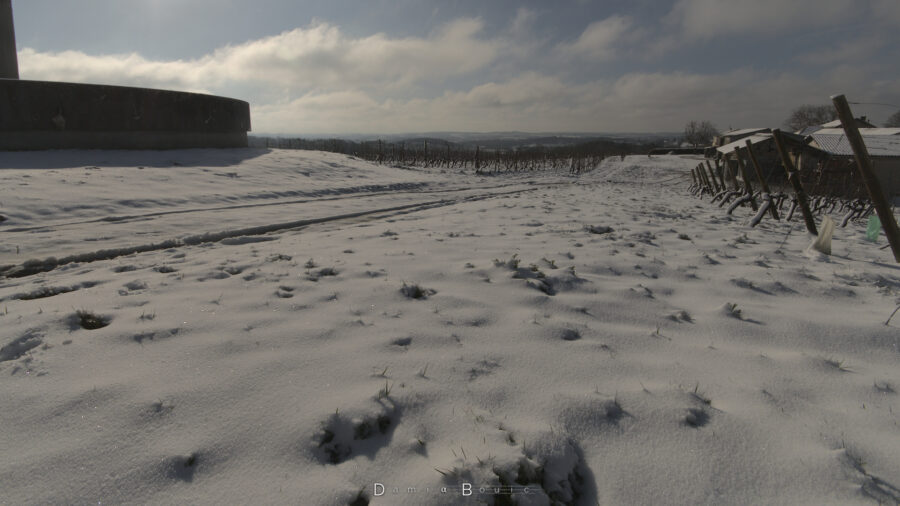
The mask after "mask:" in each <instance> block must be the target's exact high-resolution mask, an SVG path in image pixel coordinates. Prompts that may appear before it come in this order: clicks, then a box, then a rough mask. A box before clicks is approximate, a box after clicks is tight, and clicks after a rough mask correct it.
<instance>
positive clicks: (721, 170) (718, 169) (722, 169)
mask: <svg viewBox="0 0 900 506" xmlns="http://www.w3.org/2000/svg"><path fill="white" fill-rule="evenodd" d="M713 161H714V162H715V163H716V172H717V173H719V174H722V180H724V179H725V174H728V175H729V176H731V173H730V172H728V165H727V164H726V165H725V166H724V167H720V166H719V159H718V157H717V158H714V159H713ZM731 180H732V182H734V178H733V177H732V178H731ZM734 184H735V188H737V183H736V182H735V183H734Z"/></svg>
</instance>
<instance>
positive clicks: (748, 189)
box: [734, 146, 759, 211]
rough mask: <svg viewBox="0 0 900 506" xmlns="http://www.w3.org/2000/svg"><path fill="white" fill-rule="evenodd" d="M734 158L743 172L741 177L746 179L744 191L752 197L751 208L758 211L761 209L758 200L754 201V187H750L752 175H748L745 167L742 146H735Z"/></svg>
mask: <svg viewBox="0 0 900 506" xmlns="http://www.w3.org/2000/svg"><path fill="white" fill-rule="evenodd" d="M734 158H735V160H737V164H738V168H739V169H740V171H741V177H742V178H744V190H746V192H747V195H750V207H752V208H753V210H754V211H756V210H758V209H759V207H757V205H756V200H754V199H753V186H751V185H750V175H749V174H747V167H744V159H743V158H741V147H740V146H735V148H734Z"/></svg>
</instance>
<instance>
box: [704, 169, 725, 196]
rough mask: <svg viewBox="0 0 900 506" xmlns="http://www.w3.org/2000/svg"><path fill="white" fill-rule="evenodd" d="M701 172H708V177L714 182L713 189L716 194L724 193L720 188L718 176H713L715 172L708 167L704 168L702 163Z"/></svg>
mask: <svg viewBox="0 0 900 506" xmlns="http://www.w3.org/2000/svg"><path fill="white" fill-rule="evenodd" d="M700 170H702V171H704V172H706V176H707V178H709V180H710V181H711V182H712V189H713V190H714V191H715V193H719V192H720V191H722V189H720V188H719V181H718V180H717V179H716V175H715V174H713V171H711V170H707V167H704V166H703V164H702V163H701V164H700Z"/></svg>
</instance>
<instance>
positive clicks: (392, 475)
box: [0, 150, 900, 505]
mask: <svg viewBox="0 0 900 506" xmlns="http://www.w3.org/2000/svg"><path fill="white" fill-rule="evenodd" d="M696 163H697V162H696V160H691V159H683V158H679V157H674V156H659V157H653V158H652V159H648V158H647V157H639V156H635V157H628V158H626V159H625V160H619V159H614V160H613V159H610V160H607V161H606V162H604V164H603V165H602V166H601V167H599V168H598V169H596V170H595V171H593V172H590V173H587V174H582V175H580V176H578V177H571V176H568V175H567V174H564V173H556V174H550V173H546V174H544V173H525V174H520V175H516V176H503V177H478V176H475V175H472V174H459V173H455V172H442V171H441V170H439V169H429V170H411V169H404V168H395V167H385V166H378V165H372V164H369V163H366V162H363V161H359V160H355V159H352V158H349V157H345V156H341V155H336V154H327V153H316V152H304V151H281V150H272V151H267V150H221V151H216V150H211V151H204V150H186V151H175V152H100V151H98V152H73V151H70V152H65V151H63V152H57V153H51V152H45V153H2V154H0V215H2V216H3V217H5V218H6V220H5V221H3V222H2V223H0V237H2V241H0V266H4V267H0V269H3V272H4V275H2V276H0V347H2V348H0V399H2V405H0V503H3V504H85V503H95V504H97V503H100V504H118V503H155V504H304V505H305V504H310V505H317V504H326V505H331V504H333V505H346V504H366V501H370V503H371V504H384V505H394V504H409V505H423V504H498V505H500V504H522V505H525V504H529V505H536V504H597V503H600V504H748V503H764V504H828V503H832V504H874V503H877V502H879V501H881V502H883V503H888V504H889V503H896V502H897V501H898V500H900V489H898V487H900V425H898V421H900V411H898V412H895V409H896V410H900V402H898V393H897V391H898V390H900V367H898V366H900V330H898V326H900V316H898V317H897V318H895V319H894V320H892V321H891V323H890V325H885V321H886V320H887V319H888V317H889V316H890V315H891V312H892V311H893V310H894V308H895V307H896V305H897V303H898V295H900V270H898V267H897V265H896V264H895V263H894V262H893V259H892V256H891V253H890V250H887V249H879V247H880V246H882V245H884V238H883V237H882V238H881V239H880V241H879V243H877V244H873V243H870V242H867V241H866V240H865V230H864V225H863V224H851V225H850V226H848V227H847V228H844V229H840V228H839V229H838V230H837V231H836V233H835V237H834V240H833V252H834V255H833V256H830V257H825V256H822V255H810V254H808V253H806V252H805V249H806V247H807V246H808V244H809V242H810V238H809V237H808V236H807V235H806V233H805V231H804V228H803V226H802V224H801V223H800V222H799V221H796V219H795V221H794V222H793V223H777V222H773V221H772V220H769V219H766V220H764V221H763V223H762V224H761V225H760V226H759V227H757V228H749V227H747V226H746V221H747V220H748V219H749V217H750V211H749V210H743V211H742V210H738V211H737V212H735V215H734V216H727V215H725V213H724V211H723V210H722V209H720V208H718V207H716V206H715V205H710V204H709V203H708V201H706V200H698V199H696V198H694V197H691V196H689V195H688V194H687V191H686V189H687V186H688V184H689V182H690V174H689V172H688V171H689V168H690V167H692V166H694V165H695V164H696ZM133 251H140V252H139V253H132V252H133ZM50 257H52V258H50ZM104 324H105V326H104ZM84 326H87V327H100V328H93V329H87V328H83V327H84ZM443 487H446V490H442V488H443ZM469 487H471V488H469ZM482 487H484V489H485V490H484V493H482V492H481V491H480V489H481V488H482ZM495 487H497V488H500V489H502V490H501V494H499V495H495V494H494V488H495ZM468 494H471V495H468ZM510 494H511V495H510ZM554 501H555V502H554Z"/></svg>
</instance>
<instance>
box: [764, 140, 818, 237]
mask: <svg viewBox="0 0 900 506" xmlns="http://www.w3.org/2000/svg"><path fill="white" fill-rule="evenodd" d="M772 138H774V139H775V147H777V148H778V154H780V155H781V164H782V165H784V171H785V172H786V173H787V178H788V181H790V182H791V186H792V187H793V188H794V195H796V196H797V204H799V205H800V210H801V211H802V212H803V220H804V221H806V230H809V233H810V234H813V235H819V231H818V230H817V229H816V220H814V219H813V215H812V213H811V212H810V211H809V202H807V199H806V192H804V191H803V185H802V184H801V183H800V174H799V173H797V171H796V170H795V169H794V162H792V161H791V157H790V155H789V154H788V152H787V148H786V147H785V145H784V138H783V137H782V136H781V130H779V129H777V128H776V129H775V130H772Z"/></svg>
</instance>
